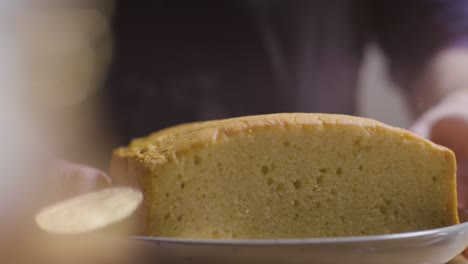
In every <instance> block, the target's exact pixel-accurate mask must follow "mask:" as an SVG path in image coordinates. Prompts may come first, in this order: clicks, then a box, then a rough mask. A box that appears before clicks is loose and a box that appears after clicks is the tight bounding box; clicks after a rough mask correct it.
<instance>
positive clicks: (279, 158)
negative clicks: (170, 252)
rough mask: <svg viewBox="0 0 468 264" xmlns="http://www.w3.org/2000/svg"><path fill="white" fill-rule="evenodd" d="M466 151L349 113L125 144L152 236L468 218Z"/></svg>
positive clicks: (278, 234)
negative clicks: (461, 168) (459, 195)
mask: <svg viewBox="0 0 468 264" xmlns="http://www.w3.org/2000/svg"><path fill="white" fill-rule="evenodd" d="M455 170H456V168H455V157H454V154H453V153H452V152H451V151H450V150H448V149H446V148H444V147H441V146H438V145H435V144H433V143H431V142H429V141H427V140H425V139H423V138H421V137H418V136H416V135H414V134H412V133H410V132H408V131H406V130H403V129H399V128H394V127H390V126H387V125H384V124H382V123H379V122H376V121H373V120H369V119H364V118H358V117H352V116H344V115H327V114H302V113H294V114H272V115H261V116H247V117H240V118H232V119H226V120H217V121H209V122H200V123H192V124H185V125H180V126H175V127H172V128H168V129H165V130H162V131H159V132H156V133H154V134H151V135H149V136H147V137H144V138H140V139H136V140H134V141H132V143H131V144H130V146H128V147H122V148H119V149H117V150H115V152H114V154H113V159H112V164H111V172H110V173H111V175H113V176H114V177H116V178H117V179H118V181H120V182H121V183H125V184H134V185H136V186H138V187H139V188H141V189H142V190H143V192H144V213H145V216H144V222H145V227H146V231H145V232H146V234H147V235H152V236H164V237H184V238H228V239H230V238H257V239H259V238H304V237H332V236H357V235H371V234H387V233H397V232H406V231H416V230H423V229H431V228H437V227H443V226H447V225H453V224H457V223H458V217H457V211H456V191H455V184H456V179H455Z"/></svg>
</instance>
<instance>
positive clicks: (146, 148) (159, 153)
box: [114, 113, 450, 165]
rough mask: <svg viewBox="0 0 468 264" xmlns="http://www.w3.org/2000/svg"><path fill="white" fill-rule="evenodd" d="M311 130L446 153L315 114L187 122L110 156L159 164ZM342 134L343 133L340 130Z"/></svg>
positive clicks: (396, 131)
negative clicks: (253, 136)
mask: <svg viewBox="0 0 468 264" xmlns="http://www.w3.org/2000/svg"><path fill="white" fill-rule="evenodd" d="M272 127H274V128H277V129H279V130H281V129H288V128H313V129H327V128H329V127H343V128H345V127H346V128H349V129H360V130H362V131H363V132H365V133H363V134H367V135H372V134H376V133H377V134H381V133H390V134H392V135H393V136H397V137H401V138H402V139H405V140H411V141H418V142H419V143H420V144H423V145H424V146H425V148H428V149H438V150H439V151H449V152H450V150H448V149H447V148H445V147H442V146H439V145H437V144H434V143H432V142H430V141H428V140H426V139H424V138H422V137H419V136H417V135H415V134H413V133H411V132H409V131H407V130H404V129H401V128H397V127H392V126H389V125H386V124H383V123H381V122H378V121H375V120H372V119H368V118H363V117H356V116H348V115H338V114H319V113H279V114H268V115H254V116H244V117H234V118H229V119H222V120H212V121H203V122H194V123H187V124H182V125H177V126H173V127H169V128H166V129H163V130H160V131H157V132H155V133H152V134H150V135H148V136H146V137H142V138H137V139H134V140H132V142H131V143H130V144H129V146H127V147H120V148H118V149H116V150H115V151H114V155H117V156H120V157H127V158H135V159H138V160H141V161H143V162H145V163H148V164H154V165H158V164H163V163H165V162H166V161H167V159H168V157H169V156H170V155H176V154H175V152H176V151H179V152H180V151H184V150H189V149H191V148H193V147H196V146H197V145H201V144H215V143H216V142H218V141H222V140H225V139H228V138H230V137H231V136H233V135H236V134H240V133H252V132H255V131H258V130H262V129H265V128H272ZM344 132H345V131H344Z"/></svg>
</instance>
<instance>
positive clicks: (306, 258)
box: [131, 212, 468, 264]
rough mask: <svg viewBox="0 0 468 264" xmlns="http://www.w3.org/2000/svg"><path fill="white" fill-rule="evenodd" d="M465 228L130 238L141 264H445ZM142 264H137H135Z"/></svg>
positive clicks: (466, 242) (464, 241)
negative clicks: (319, 235)
mask: <svg viewBox="0 0 468 264" xmlns="http://www.w3.org/2000/svg"><path fill="white" fill-rule="evenodd" d="M460 216H461V217H460V218H461V219H463V221H464V223H462V224H458V225H454V226H449V227H444V228H438V229H431V230H425V231H418V232H411V233H401V234H390V235H377V236H361V237H342V238H321V239H277V240H198V239H174V238H161V237H146V236H134V237H131V239H132V240H134V241H135V242H136V243H137V244H140V245H139V248H140V250H141V251H140V252H139V253H138V255H139V256H141V257H142V259H141V261H142V262H143V263H321V264H328V263H359V264H375V263H381V264H386V263H388V264H395V263H399V264H405V263H408V264H417V263H432V264H443V263H447V262H449V261H450V260H451V259H452V258H454V257H455V256H456V255H457V254H459V253H460V252H462V251H463V249H465V248H466V247H467V246H468V222H467V220H468V219H467V218H468V217H467V215H466V212H460ZM139 263H140V262H139Z"/></svg>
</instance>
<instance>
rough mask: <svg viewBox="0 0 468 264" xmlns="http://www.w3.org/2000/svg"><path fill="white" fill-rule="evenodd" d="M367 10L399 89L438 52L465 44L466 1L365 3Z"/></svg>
mask: <svg viewBox="0 0 468 264" xmlns="http://www.w3.org/2000/svg"><path fill="white" fill-rule="evenodd" d="M369 9H370V10H371V12H370V13H369V14H370V20H369V24H370V26H371V27H372V33H373V34H374V36H375V37H376V40H377V41H378V43H379V44H380V46H381V47H382V48H383V50H384V51H385V52H386V54H387V55H388V58H389V60H390V63H391V72H392V74H393V77H394V79H395V81H397V82H398V83H399V84H400V85H402V87H403V88H409V84H410V83H411V82H412V81H414V79H415V78H417V77H418V75H419V74H420V71H421V70H422V68H423V67H424V65H425V64H426V63H427V62H428V60H430V59H431V58H432V56H433V55H435V54H436V53H437V52H438V51H440V50H442V49H444V48H447V47H450V46H460V45H462V46H467V44H468V43H467V41H468V1H466V0H411V1H407V0H392V1H369ZM467 47H468V46H467ZM467 70H468V69H467Z"/></svg>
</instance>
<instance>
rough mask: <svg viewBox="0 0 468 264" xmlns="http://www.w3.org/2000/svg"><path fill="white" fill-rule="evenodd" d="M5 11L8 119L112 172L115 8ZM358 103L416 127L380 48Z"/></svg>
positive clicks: (66, 154) (48, 6)
mask: <svg viewBox="0 0 468 264" xmlns="http://www.w3.org/2000/svg"><path fill="white" fill-rule="evenodd" d="M39 3H40V4H39ZM1 5H2V6H1V8H0V9H1V10H2V12H3V13H4V14H3V15H2V17H1V19H3V20H5V22H6V23H2V25H3V27H2V32H1V35H0V40H1V46H0V54H1V55H0V56H2V60H1V62H0V67H1V69H2V71H1V73H2V78H1V82H2V85H1V87H2V90H1V100H2V101H4V102H3V103H2V105H3V106H4V107H5V106H6V105H8V106H7V107H6V109H8V111H5V112H4V113H9V114H8V115H9V116H12V115H21V116H20V117H21V119H22V120H24V122H25V123H26V124H27V125H29V126H31V129H32V130H28V131H35V132H33V133H32V134H34V135H35V136H36V137H39V138H40V141H42V144H43V145H44V146H46V147H52V149H53V151H52V152H54V153H56V154H57V155H59V156H61V157H63V158H64V159H68V160H73V161H75V162H80V163H85V164H89V165H92V166H95V167H98V168H101V169H106V168H107V164H108V160H109V156H110V152H111V150H112V149H113V148H114V147H116V146H117V145H118V144H119V143H121V142H122V141H119V140H118V139H116V135H115V133H113V131H115V127H113V126H112V122H110V120H111V118H110V116H109V111H107V105H106V100H104V99H103V96H104V95H103V89H102V88H103V82H104V79H105V77H106V73H107V70H108V66H109V63H111V61H112V49H113V39H112V32H111V19H112V16H113V11H114V3H113V2H112V1H111V0H100V1H43V2H39V1H38V2H34V3H33V2H27V1H23V2H20V1H18V2H15V3H10V2H7V1H4V2H2V4H1ZM135 30H138V29H135ZM13 94H14V95H13ZM12 96H14V97H15V99H14V100H12V99H11V98H12ZM356 100H357V102H358V104H357V114H358V115H362V116H365V117H371V118H375V119H378V120H380V121H383V122H385V123H388V124H392V125H396V126H400V127H408V125H409V123H410V122H409V114H408V112H407V107H406V105H405V102H404V101H403V100H402V95H401V94H400V91H399V89H397V88H396V87H394V84H393V83H392V82H391V81H390V80H389V77H388V74H387V63H386V61H385V58H384V56H383V55H382V52H381V51H380V50H379V48H378V47H377V46H376V45H373V44H370V45H368V46H367V48H366V50H365V54H364V60H363V65H362V67H361V70H360V74H359V80H358V93H357V99H356ZM14 109H15V110H14ZM4 124H5V123H4ZM39 134H40V136H38V135H39Z"/></svg>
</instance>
